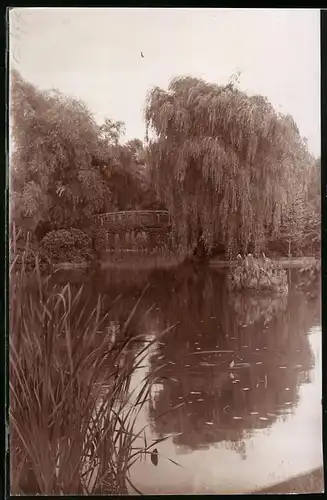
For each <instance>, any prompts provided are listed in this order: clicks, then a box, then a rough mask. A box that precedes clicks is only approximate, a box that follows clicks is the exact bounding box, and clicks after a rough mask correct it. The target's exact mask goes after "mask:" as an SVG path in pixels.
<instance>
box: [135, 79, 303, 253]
mask: <svg viewBox="0 0 327 500" xmlns="http://www.w3.org/2000/svg"><path fill="white" fill-rule="evenodd" d="M145 118H146V126H147V129H151V130H152V131H153V132H154V134H155V138H154V139H153V140H151V141H150V142H149V145H148V162H149V165H150V166H151V169H152V173H153V181H154V184H155V186H156V188H157V190H158V193H159V195H160V196H161V198H162V199H163V200H164V201H165V203H166V205H167V208H168V210H169V211H170V213H171V215H172V220H173V231H174V234H175V237H176V240H177V241H178V242H179V244H180V245H183V246H185V247H186V248H189V249H190V248H192V247H194V245H196V244H197V242H198V241H199V238H202V241H203V242H204V243H205V246H206V248H207V249H208V250H210V248H212V247H213V246H214V245H215V244H222V245H223V246H224V249H225V252H226V254H227V255H229V256H230V255H232V254H234V253H235V252H238V251H247V249H248V247H249V245H250V244H252V245H253V246H254V251H258V250H260V249H261V248H263V246H264V240H265V235H266V234H267V232H268V233H269V234H270V235H274V234H276V235H277V234H278V231H279V227H280V221H281V215H282V212H283V210H284V209H285V207H286V206H287V204H288V200H289V199H290V198H291V196H292V193H294V192H295V191H296V190H297V189H298V188H299V186H300V184H301V186H302V184H303V182H304V179H305V173H306V168H307V166H308V164H310V162H312V158H311V157H310V155H309V153H308V151H307V147H306V143H305V141H304V140H303V139H302V138H301V137H300V134H299V131H298V128H297V126H296V124H295V122H294V120H293V119H292V117H291V116H289V115H287V116H285V115H281V114H278V113H276V111H275V110H274V109H273V107H272V105H271V104H270V103H269V102H268V100H267V99H266V98H264V97H262V96H257V95H255V96H251V97H250V96H248V95H246V94H245V93H244V92H241V91H240V90H238V89H237V88H235V87H234V86H233V85H227V86H219V85H215V84H209V83H206V82H205V81H202V80H198V79H195V78H191V77H184V78H175V79H173V80H172V81H171V83H170V85H169V87H168V91H164V90H162V89H160V88H154V89H153V90H152V91H151V92H150V94H149V95H148V98H147V102H146V109H145Z"/></svg>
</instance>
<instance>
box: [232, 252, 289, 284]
mask: <svg viewBox="0 0 327 500" xmlns="http://www.w3.org/2000/svg"><path fill="white" fill-rule="evenodd" d="M228 284H229V288H230V290H233V291H237V292H240V291H245V290H247V291H254V292H263V291H265V292H276V293H287V292H288V281H287V274H286V271H285V270H284V269H282V268H281V267H280V266H279V265H278V264H276V263H273V262H272V261H271V260H270V259H267V258H266V257H265V256H264V255H263V257H262V258H258V259H256V258H254V257H253V256H252V255H251V254H248V255H247V256H246V257H245V258H244V259H243V258H242V257H241V255H238V256H237V265H236V267H234V268H232V269H231V270H230V272H229V275H228Z"/></svg>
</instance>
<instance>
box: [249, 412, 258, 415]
mask: <svg viewBox="0 0 327 500" xmlns="http://www.w3.org/2000/svg"><path fill="white" fill-rule="evenodd" d="M250 415H259V412H257V411H251V412H250Z"/></svg>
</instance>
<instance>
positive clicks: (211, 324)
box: [76, 265, 319, 456]
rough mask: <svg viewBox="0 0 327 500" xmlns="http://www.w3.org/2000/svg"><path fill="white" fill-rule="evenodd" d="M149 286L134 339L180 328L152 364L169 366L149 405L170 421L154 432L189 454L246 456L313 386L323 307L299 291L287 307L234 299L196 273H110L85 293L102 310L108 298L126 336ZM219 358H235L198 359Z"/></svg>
mask: <svg viewBox="0 0 327 500" xmlns="http://www.w3.org/2000/svg"><path fill="white" fill-rule="evenodd" d="M147 283H151V287H150V289H148V290H147V292H146V293H145V295H144V297H143V299H142V301H141V303H140V304H139V306H138V309H137V311H136V313H135V316H134V320H133V322H131V323H130V330H133V331H136V332H137V333H140V332H143V333H148V332H150V331H151V332H154V331H156V330H162V329H163V328H165V327H167V326H170V325H173V324H176V327H175V329H174V330H173V332H171V333H170V334H169V335H168V336H167V337H166V340H161V343H160V345H158V347H157V352H156V353H154V354H153V355H152V358H151V368H152V369H155V368H156V366H157V365H158V364H159V363H160V364H164V363H167V366H166V367H165V368H163V369H162V370H161V371H160V373H159V376H160V380H159V382H160V383H161V384H162V385H163V389H162V390H161V391H160V392H159V393H158V394H157V395H155V396H154V397H153V398H152V402H151V405H150V415H151V416H152V417H158V416H159V415H161V414H164V413H165V415H164V416H163V417H161V418H158V419H156V421H155V422H154V423H153V426H154V428H155V431H156V432H157V433H158V434H159V435H163V434H168V433H169V434H170V433H174V434H176V435H175V436H174V442H175V443H176V444H178V445H179V450H180V451H181V450H185V449H194V448H203V447H207V446H209V445H211V444H213V443H219V442H222V441H225V442H229V444H228V446H230V447H231V448H232V449H235V450H238V451H239V453H240V454H241V455H242V456H245V453H246V450H244V448H243V445H242V439H244V437H245V436H246V435H247V434H249V433H250V434H251V432H252V431H253V429H255V428H265V427H267V426H269V425H271V424H272V423H273V422H274V421H275V420H276V418H277V416H278V415H279V414H283V412H286V411H291V410H292V408H293V407H294V405H296V403H297V401H298V391H299V385H300V384H301V383H303V382H305V381H307V380H308V370H309V368H310V366H311V365H312V357H311V351H310V348H309V343H308V339H307V337H306V335H305V333H306V332H307V331H308V330H309V328H310V327H311V326H312V325H313V323H314V322H315V321H316V319H317V318H318V320H319V301H318V299H317V300H311V301H310V300H309V301H306V297H305V296H304V295H303V294H295V292H293V291H292V289H291V291H290V293H289V295H288V297H287V299H286V302H287V303H284V302H283V300H285V299H281V300H278V299H276V298H269V297H264V298H263V297H261V296H260V298H256V300H255V301H253V298H252V300H250V299H249V298H246V297H245V296H244V297H243V298H242V299H240V298H235V297H234V298H231V296H230V295H229V294H228V293H227V292H226V288H225V286H224V278H223V277H222V276H220V275H219V274H218V273H215V271H209V270H206V269H199V270H198V271H197V270H195V269H193V267H192V266H191V265H190V266H187V265H184V266H180V267H179V268H176V269H174V270H172V271H163V270H155V271H153V272H152V273H149V274H148V273H146V274H145V273H143V272H142V273H138V272H137V271H133V272H131V271H128V272H126V271H125V272H124V271H120V272H119V273H117V272H114V271H111V270H108V271H104V270H101V271H100V272H97V273H94V274H93V275H92V276H88V277H87V278H86V279H85V286H84V290H83V293H85V297H88V298H89V299H90V297H91V298H92V299H93V300H94V303H95V301H96V299H97V296H98V294H99V293H101V294H102V295H103V296H104V301H103V307H104V308H105V309H106V308H109V307H110V308H112V312H111V314H110V319H111V320H112V321H116V322H117V323H118V325H119V329H118V330H119V331H121V328H122V326H123V324H124V323H125V321H126V320H127V318H128V316H129V314H130V312H131V310H132V309H133V307H134V306H135V304H136V302H137V300H138V299H139V297H140V295H141V293H142V291H143V289H144V287H145V286H146V284H147ZM80 284H81V283H80V282H79V284H78V286H80ZM76 286H77V285H76ZM119 294H121V299H120V300H119V301H118V302H116V303H115V304H114V306H112V304H113V302H114V300H115V299H116V298H117V296H118V295H119ZM150 307H152V310H151V313H150V314H148V315H145V313H146V312H147V311H148V309H149V308H150ZM117 323H116V324H117ZM245 325H247V326H246V327H245ZM107 326H108V325H107ZM118 339H119V335H118ZM210 350H220V351H232V352H220V353H211V354H191V353H194V352H200V351H210ZM231 363H234V365H233V366H232V367H231V368H230V364H231ZM246 389H248V390H246ZM181 402H185V404H184V406H181V407H180V408H178V409H176V410H174V411H172V412H171V413H167V410H169V408H172V407H174V406H175V405H178V404H180V403H181ZM177 434H179V435H177ZM225 445H226V443H225V444H224V446H225Z"/></svg>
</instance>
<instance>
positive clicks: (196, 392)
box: [190, 391, 201, 394]
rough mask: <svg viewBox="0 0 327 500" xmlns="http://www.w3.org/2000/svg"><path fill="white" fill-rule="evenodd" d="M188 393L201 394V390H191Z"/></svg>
mask: <svg viewBox="0 0 327 500" xmlns="http://www.w3.org/2000/svg"><path fill="white" fill-rule="evenodd" d="M190 394H201V392H198V391H191V392H190Z"/></svg>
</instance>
